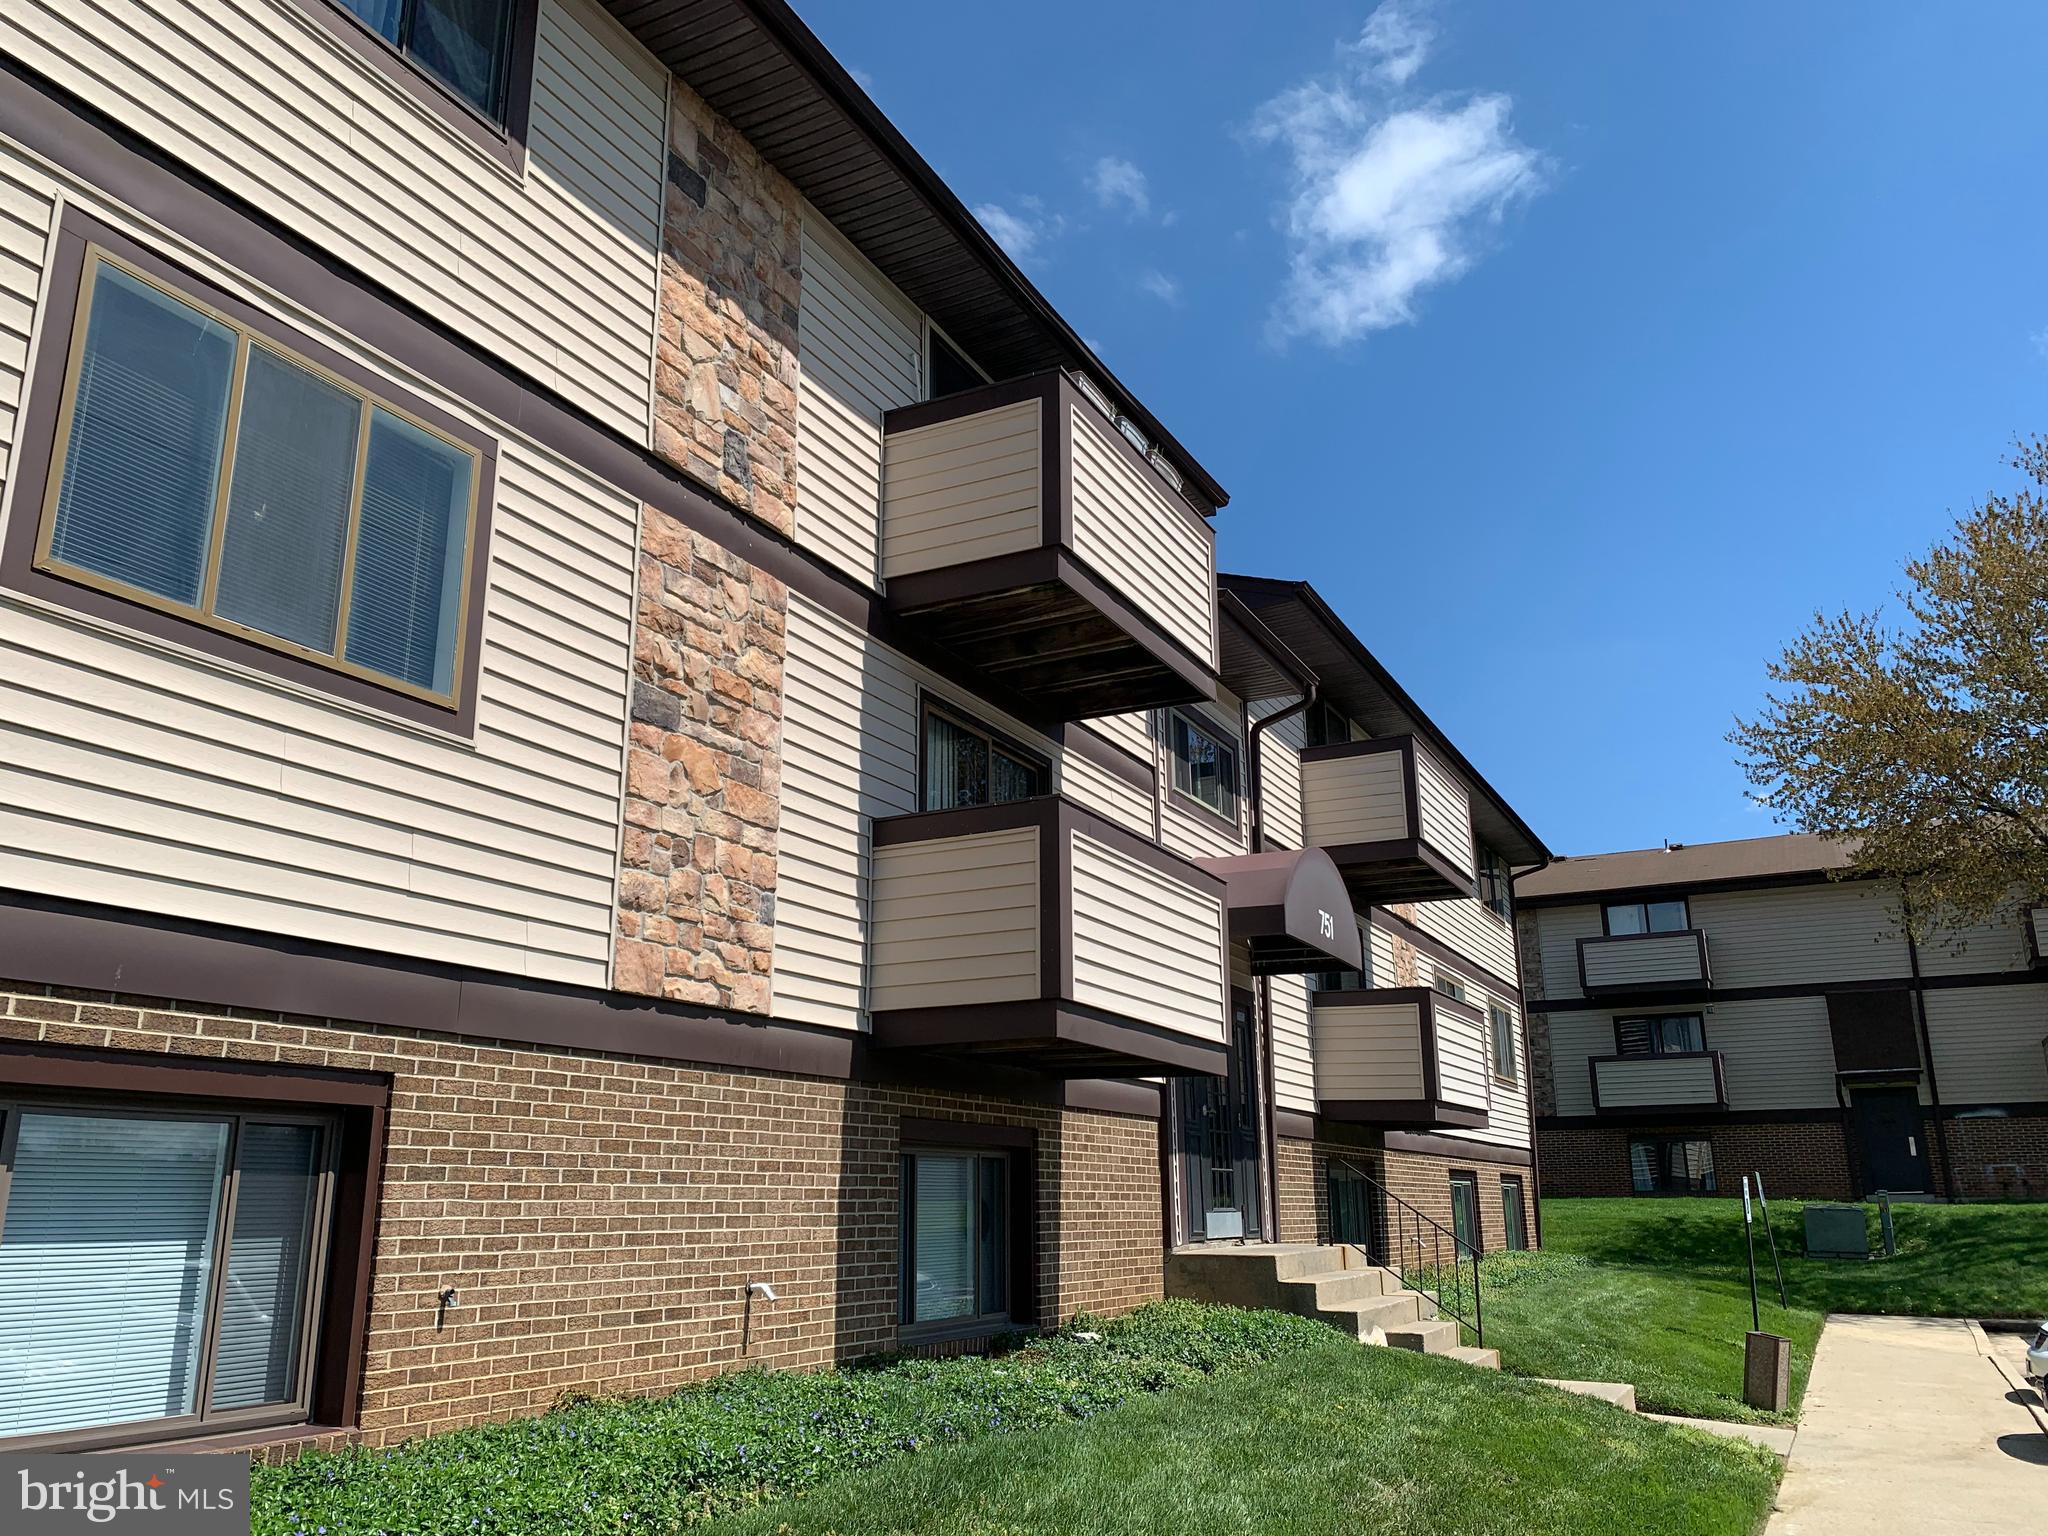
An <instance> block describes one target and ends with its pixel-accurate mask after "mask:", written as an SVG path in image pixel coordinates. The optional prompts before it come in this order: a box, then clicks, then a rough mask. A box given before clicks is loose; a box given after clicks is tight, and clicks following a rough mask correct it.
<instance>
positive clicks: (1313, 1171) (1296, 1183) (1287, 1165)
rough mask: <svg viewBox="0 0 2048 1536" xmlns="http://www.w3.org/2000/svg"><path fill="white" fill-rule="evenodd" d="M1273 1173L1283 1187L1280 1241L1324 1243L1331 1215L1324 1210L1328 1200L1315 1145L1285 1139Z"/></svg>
mask: <svg viewBox="0 0 2048 1536" xmlns="http://www.w3.org/2000/svg"><path fill="white" fill-rule="evenodd" d="M1273 1169H1274V1172H1275V1173H1276V1174H1277V1175H1278V1179H1279V1185H1280V1241H1281V1242H1283V1243H1316V1242H1321V1241H1322V1237H1323V1234H1324V1232H1325V1231H1327V1230H1328V1227H1329V1212H1327V1211H1326V1210H1324V1209H1323V1206H1324V1203H1325V1201H1326V1200H1327V1198H1328V1196H1327V1193H1326V1192H1325V1190H1324V1188H1323V1165H1322V1162H1321V1160H1320V1159H1319V1158H1318V1157H1317V1156H1316V1148H1315V1143H1314V1142H1312V1141H1301V1140H1297V1139H1296V1138H1294V1137H1292V1136H1282V1137H1281V1138H1280V1147H1279V1155H1278V1157H1277V1158H1276V1159H1275V1160H1274V1164H1273Z"/></svg>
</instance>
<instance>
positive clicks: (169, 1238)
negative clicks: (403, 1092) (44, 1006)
mask: <svg viewBox="0 0 2048 1536" xmlns="http://www.w3.org/2000/svg"><path fill="white" fill-rule="evenodd" d="M332 1144H333V1131H332V1127H331V1125H330V1124H329V1123H328V1122H327V1121H325V1120H323V1119H318V1118H306V1117H298V1116H290V1115H282V1114H280V1115H275V1116H272V1115H265V1114H260V1113H253V1112H252V1113H248V1114H241V1113H221V1114H208V1113H190V1114H187V1113H181V1112H178V1111H175V1110H169V1109H156V1108H151V1109H129V1108H118V1109H117V1108H108V1107H102V1106H89V1105H74V1104H62V1103H42V1102H23V1103H12V1104H0V1445H6V1446H10V1447H17V1446H30V1445H41V1444H52V1443H59V1442H61V1443H64V1444H66V1445H74V1444H75V1445H79V1446H84V1445H89V1444H92V1443H102V1444H104V1443H110V1442H114V1441H120V1440H128V1439H145V1438H153V1437H158V1436H162V1435H167V1434H189V1433H197V1432H198V1431H199V1430H200V1429H201V1428H212V1427H216V1426H218V1427H230V1426H233V1427H242V1426H253V1425H257V1424H265V1423H285V1422H290V1421H291V1420H293V1419H294V1418H303V1417H304V1415H305V1412H306V1404H307V1401H308V1392H307V1387H308V1380H307V1378H308V1375H309V1371H308V1367H307V1357H308V1348H309V1343H310V1340H311V1338H312V1336H313V1330H312V1327H311V1322H312V1318H311V1312H312V1304H313V1299H314V1295H315V1293H316V1291H317V1289H318V1287H317V1284H316V1277H317V1276H318V1275H319V1273H320V1272H321V1264H322V1262H323V1260H324V1256H325V1248H326V1231H325V1217H326V1206H327V1201H328V1199H329V1196H330V1189H331V1182H332V1181H331V1177H330V1173H329V1168H328V1158H329V1155H330V1149H331V1147H332Z"/></svg>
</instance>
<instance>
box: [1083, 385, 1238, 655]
mask: <svg viewBox="0 0 2048 1536" xmlns="http://www.w3.org/2000/svg"><path fill="white" fill-rule="evenodd" d="M1068 411H1069V430H1070V431H1071V432H1072V433H1073V460H1074V471H1073V487H1072V495H1073V511H1074V553H1075V554H1077V555H1079V556H1080V557H1081V559H1083V560H1084V561H1086V562H1087V563H1088V564H1089V565H1090V566H1091V567H1093V568H1094V569H1095V570H1096V571H1097V572H1098V573H1099V574H1100V575H1102V576H1103V577H1104V578H1106V579H1107V580H1108V581H1109V582H1110V583H1111V584H1112V585H1113V586H1116V587H1117V588H1119V589H1121V590H1122V591H1123V592H1124V593H1126V594H1128V595H1129V596H1130V598H1131V599H1132V600H1133V601H1134V602H1135V603H1136V604H1137V606H1138V608H1139V610H1140V611H1141V612H1143V613H1144V614H1146V615H1147V616H1148V617H1150V618H1151V619H1152V620H1153V621H1154V622H1155V623H1157V624H1158V625H1159V626H1160V628H1162V629H1164V630H1165V631H1166V633H1167V634H1168V635H1170V636H1171V637H1172V638H1173V639H1175V640H1177V641H1179V642H1180V644H1181V645H1182V646H1184V647H1185V648H1186V649H1187V651H1188V653H1189V654H1190V655H1192V656H1195V657H1197V658H1199V659H1200V660H1201V661H1202V662H1204V663H1206V664H1207V665H1209V666H1211V667H1214V666H1215V665H1216V633H1215V624H1216V554H1215V549H1214V547H1213V545H1212V544H1211V542H1210V540H1209V538H1208V536H1207V534H1206V533H1205V532H1204V531H1203V530H1202V529H1199V528H1197V527H1196V526H1195V519H1194V516H1193V514H1192V513H1191V512H1188V511H1185V510H1183V509H1182V508H1180V507H1177V506H1175V505H1174V504H1173V503H1172V502H1171V501H1169V500H1168V496H1169V495H1170V494H1171V493H1170V492H1168V491H1167V490H1166V488H1165V487H1164V486H1162V485H1160V484H1159V483H1158V480H1157V479H1156V477H1154V476H1153V475H1152V474H1151V473H1149V472H1148V471H1144V470H1140V469H1139V468H1138V467H1137V466H1136V465H1134V464H1132V463H1131V462H1130V460H1129V459H1127V458H1125V457H1124V454H1123V450H1122V449H1121V448H1120V447H1119V446H1118V444H1117V443H1116V442H1115V441H1112V440H1111V434H1112V433H1114V432H1115V430H1116V429H1115V428H1114V427H1112V426H1110V425H1109V424H1108V423H1107V422H1105V421H1103V419H1102V418H1101V417H1100V416H1099V415H1097V414H1096V413H1095V412H1094V411H1093V410H1089V409H1086V408H1084V407H1082V406H1080V405H1070V406H1069V407H1068Z"/></svg>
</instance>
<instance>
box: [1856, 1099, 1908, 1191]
mask: <svg viewBox="0 0 2048 1536" xmlns="http://www.w3.org/2000/svg"><path fill="white" fill-rule="evenodd" d="M1850 1104H1851V1105H1852V1106H1853V1112H1854V1116H1855V1121H1856V1149H1857V1152H1858V1153H1859V1155H1860V1157H1861V1160H1862V1165H1863V1192H1864V1193H1865V1194H1866V1195H1869V1194H1875V1193H1876V1192H1877V1191H1878V1190H1880V1189H1884V1190H1891V1191H1893V1192H1894V1193H1899V1194H1919V1193H1922V1192H1924V1191H1925V1190H1926V1188H1927V1138H1926V1133H1925V1130H1924V1128H1923V1127H1922V1125H1921V1123H1920V1094H1919V1090H1918V1089H1914V1088H1858V1089H1857V1090H1856V1091H1855V1092H1854V1093H1853V1094H1852V1095H1851V1096H1850Z"/></svg>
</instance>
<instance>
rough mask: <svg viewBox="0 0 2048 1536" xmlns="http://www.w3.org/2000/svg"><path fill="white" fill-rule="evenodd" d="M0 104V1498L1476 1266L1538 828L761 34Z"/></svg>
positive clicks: (766, 29)
mask: <svg viewBox="0 0 2048 1536" xmlns="http://www.w3.org/2000/svg"><path fill="white" fill-rule="evenodd" d="M0 55H4V67H0V338H4V346H0V452H4V460H0V462H4V466H5V469H4V472H5V476H6V479H5V485H4V500H0V520H4V521H0V733H4V736H5V739H6V747H5V751H4V752H0V976H4V977H5V978H7V980H6V981H5V982H4V983H0V1445H4V1446H6V1447H7V1448H9V1449H23V1448H31V1447H62V1448H77V1447H95V1446H110V1445H126V1444H134V1443H139V1442H143V1441H154V1442H163V1441H170V1440H177V1441H184V1442H189V1443H200V1444H207V1445H216V1446H217V1445H234V1446H254V1447H261V1448H266V1454H288V1453H289V1450H290V1449H291V1448H293V1447H297V1446H301V1445H305V1444H309V1443H322V1442H334V1441H340V1440H358V1441H362V1442H366V1443H372V1444H376V1443H385V1442H389V1441H392V1440H396V1439H400V1438H403V1437H406V1436H408V1435H412V1434H417V1433H420V1432H423V1431H426V1430H430V1429H434V1428H441V1427H447V1426H450V1425H454V1424H460V1423H465V1422H472V1421H475V1420H479V1419H484V1418H491V1417H504V1416H507V1415H514V1414H521V1413H531V1412H537V1411H540V1410H542V1409H544V1408H546V1407H547V1406H548V1405H549V1404H550V1403H551V1402H552V1401H554V1400H555V1399H556V1398H557V1397H558V1396H559V1395H560V1394H562V1393H563V1392H565V1391H570V1390H580V1391H604V1392H646V1391H656V1390H661V1389H663V1388H665V1387H669V1386H672V1385H674V1384H676V1383H679V1382H681V1381H684V1380H687V1379H690V1378H692V1377H695V1376H700V1375H703V1374H707V1373H710V1372H715V1371H720V1370H727V1369H731V1368H734V1367H736V1366H738V1365H740V1364H744V1363H757V1364H768V1365H777V1366H798V1367H801V1366H816V1365H822V1364H827V1363H830V1362H833V1361H837V1360H845V1359H849V1358H854V1357H857V1356H860V1355H863V1354H869V1353H873V1352H876V1351H880V1350H888V1349H898V1348H915V1349H932V1350H947V1349H959V1348H971V1347H975V1345H976V1344H977V1343H978V1342H979V1341H981V1340H984V1339H986V1338H988V1337H990V1336H992V1335H993V1334H995V1333H997V1332H1000V1331H1002V1330H1006V1329H1009V1328H1012V1327H1015V1326H1032V1325H1036V1324H1042V1323H1050V1322H1054V1321H1057V1320H1059V1319H1063V1318H1065V1317H1069V1316H1071V1315H1072V1314H1073V1313H1074V1312H1076V1311H1078V1310H1081V1309H1084V1308H1085V1309H1089V1310H1093V1311H1098V1312H1114V1311H1117V1310H1121V1309H1125V1308H1128V1307H1130V1306H1133V1305H1136V1304H1138V1303H1140V1302H1143V1301H1145V1300H1148V1299H1151V1298H1154V1297H1157V1296H1158V1295H1160V1294H1161V1293H1162V1290H1163V1288H1164V1268H1165V1257H1166V1254H1167V1252H1168V1251H1169V1250H1170V1249H1172V1248H1174V1247H1176V1246H1180V1245H1184V1244H1187V1243H1193V1242H1228V1241H1236V1240H1239V1239H1241V1238H1243V1237H1257V1236H1265V1237H1269V1238H1270V1237H1273V1236H1278V1237H1280V1238H1282V1239H1284V1240H1287V1241H1296V1240H1304V1241H1306V1240H1318V1239H1322V1238H1327V1237H1337V1238H1344V1237H1353V1238H1356V1239H1358V1240H1365V1241H1370V1240H1371V1238H1372V1234H1371V1232H1370V1230H1369V1217H1370V1216H1371V1214H1372V1211H1371V1201H1370V1200H1367V1199H1365V1198H1364V1197H1363V1192H1364V1191H1365V1190H1366V1189H1367V1188H1368V1187H1371V1188H1383V1189H1385V1190H1389V1191H1392V1196H1391V1197H1392V1198H1398V1199H1401V1200H1405V1201H1410V1202H1413V1203H1414V1205H1415V1206H1416V1208H1417V1209H1418V1210H1426V1211H1430V1212H1433V1213H1435V1219H1439V1220H1441V1221H1442V1222H1444V1223H1445V1224H1446V1225H1447V1226H1448V1225H1450V1224H1453V1223H1455V1225H1456V1226H1457V1228H1458V1230H1460V1231H1461V1232H1463V1233H1465V1234H1467V1236H1468V1237H1469V1239H1470V1240H1471V1241H1473V1242H1474V1244H1475V1245H1477V1244H1480V1243H1485V1244H1501V1243H1505V1244H1515V1243H1520V1242H1525V1241H1531V1240H1533V1238H1534V1235H1535V1229H1536V1222H1537V1212H1536V1209H1535V1203H1534V1194H1535V1191H1534V1188H1533V1183H1534V1171H1533V1167H1532V1163H1533V1150H1532V1148H1531V1145H1530V1135H1529V1124H1530V1117H1529V1097H1528V1096H1529V1092H1530V1084H1531V1082H1532V1080H1533V1075H1532V1072H1531V1064H1530V1053H1529V1051H1528V1049H1527V1046H1526V1043H1525V1041H1524V1040H1523V1037H1522V1032H1521V994H1520V990H1519V986H1518V984H1517V979H1516V973H1515V956H1514V946H1513V944H1512V942H1511V939H1510V937H1509V932H1510V930H1509V916H1508V914H1509V907H1508V901H1509V895H1508V880H1509V873H1510V870H1511V869H1517V868H1527V867H1529V866H1531V865H1534V864H1537V863H1540V862H1541V861H1542V860H1543V858H1544V857H1545V854H1544V852H1543V850H1542V847H1541V845H1540V843H1539V842H1538V841H1537V840H1536V839H1535V837H1534V836H1533V834H1531V833H1530V832H1529V831H1528V829H1527V828H1526V827H1525V826H1523V824H1522V823H1521V822H1520V821H1519V819H1518V818H1516V817H1515V816H1514V814H1513V812H1512V811H1511V810H1509V809H1508V808H1507V807H1506V805H1505V804H1504V803H1503V802H1502V801H1501V800H1500V798H1499V797H1498V796H1497V795H1496V794H1495V793H1494V792H1493V791H1492V790H1491V789H1490V788H1489V787H1487V786H1486V784H1485V783H1484V781H1483V780H1482V779H1480V777H1479V776H1478V774H1477V773H1476V772H1475V771H1474V770H1473V769H1472V768H1471V765H1470V764H1468V763H1467V762H1466V761H1465V760H1464V758H1463V757H1462V756H1461V755H1460V754H1459V753H1458V752H1457V751H1456V749H1455V748H1454V747H1453V746H1452V745H1451V744H1450V743H1449V742H1448V741H1447V740H1445V739H1444V738H1443V736H1442V734H1441V733H1440V732H1438V731H1437V730H1436V728H1435V727H1434V726H1433V725H1432V724H1431V723H1430V722H1429V721H1428V720H1427V718H1426V717H1425V716H1424V715H1423V714H1422V713H1421V711H1420V710H1419V709H1418V708H1417V707H1416V706H1415V705H1414V704H1413V702H1412V701H1411V700H1409V699H1408V698H1407V696H1406V695H1405V694H1404V693H1403V692H1402V691H1401V690H1400V689H1399V687H1398V686H1397V685H1396V684H1395V683H1394V682H1393V680H1392V679H1391V678H1389V677H1388V676H1387V675H1386V674H1385V672H1384V670H1383V669H1381V668H1380V667H1379V666H1378V664H1377V663H1376V662H1375V661H1373V659H1372V658H1371V656H1370V655H1369V653H1367V652H1366V651H1365V649H1364V647H1363V646H1362V645H1361V644H1360V643H1359V642H1358V641H1357V640H1356V638H1355V637H1353V636H1351V635H1350V633H1349V631H1348V630H1346V629H1345V628H1344V626H1343V625H1342V624H1341V623H1340V622H1338V621H1337V620H1336V618H1335V617H1334V615H1332V614H1331V613H1330V612H1329V610H1328V609H1327V607H1326V606H1325V605H1323V604H1322V602H1321V600H1320V599H1319V598H1317V597H1316V596H1315V594H1314V593H1313V592H1312V591H1311V590H1310V589H1308V588H1306V587H1304V586H1299V585H1296V584H1287V583H1273V582H1265V581H1256V580H1250V579H1240V578H1227V579H1226V580H1225V581H1224V582H1223V583H1222V585H1221V588H1220V590H1219V584H1218V580H1217V577H1216V572H1215V555H1214V535H1213V522H1212V519H1213V518H1214V517H1215V515H1216V513H1217V511H1218V510H1219V509H1220V508H1222V507H1223V506H1224V504H1225V501H1226V497H1225V494H1224V492H1223V489H1222V488H1221V487H1220V486H1219V485H1217V484H1216V483H1215V481H1214V479H1213V478H1212V477H1211V476H1210V475H1209V474H1208V473H1207V472H1206V471H1205V470H1203V468H1202V467H1201V465H1200V464H1199V462H1197V460H1196V459H1195V458H1194V457H1193V455H1192V454H1191V453H1190V452H1189V451H1188V450H1187V449H1186V448H1185V447H1184V446H1183V445H1181V444H1180V443H1179V442H1177V441H1176V440H1175V438H1174V437H1173V435H1172V434H1171V432H1170V431H1169V430H1168V429H1167V428H1166V427H1165V426H1164V425H1163V424H1161V423H1160V422H1159V421H1157V420H1156V419H1155V418H1154V417H1153V416H1152V415H1151V413H1150V412H1148V411H1147V410H1146V408H1145V407H1144V405H1143V404H1142V403H1141V402H1140V401H1138V400H1137V399H1136V398H1135V397H1133V396H1132V395H1131V394H1130V393H1129V391H1128V390H1126V389H1125V388H1124V387H1123V386H1122V385H1121V384H1120V383H1119V382H1118V381H1117V380H1116V378H1115V376H1114V375H1113V374H1112V373H1111V372H1110V371H1109V369H1108V368H1107V367H1106V366H1104V365H1103V363H1102V362H1101V360H1100V359H1098V358H1096V357H1095V356H1094V355H1093V354H1092V352H1091V351H1090V350H1089V349H1088V348H1087V347H1086V345H1085V344H1084V343H1083V342H1082V341H1081V340H1080V338H1079V337H1078V336H1077V335H1076V334H1075V333H1074V331H1073V329H1072V328H1071V327H1070V326H1069V325H1068V324H1067V322H1066V321H1065V320H1063V319H1062V318H1061V317H1060V316H1059V315H1058V314H1057V313H1056V312H1055V311H1053V310H1052V308H1051V307H1050V306H1049V305H1048V304H1047V303H1046V302H1045V300H1044V299H1043V298H1042V296H1040V295H1039V294H1038V293H1037V292H1036V290H1035V289H1033V287H1032V286H1031V285H1030V283H1029V282H1028V281H1027V280H1026V279H1025V278H1024V277H1023V276H1022V275H1021V274H1020V273H1019V272H1018V271H1017V270H1016V268H1015V266H1014V265H1013V264H1012V263H1011V262H1010V261H1009V260H1008V259H1007V258H1006V257H1005V256H1004V255H1003V254H1002V252H1001V251H1000V250H999V249H998V248H997V247H996V246H995V245H994V244H993V243H992V242H991V241H990V240H989V239H988V237H987V235H986V234H985V232H983V231H982V230H981V229H980V227H979V226H978V225H977V224H976V223H975V222H974V220H973V219H972V218H971V217H970V216H969V215H968V214H967V213H966V211H965V209H964V208H963V207H962V206H961V204H960V202H959V200H958V199H957V198H956V197H955V196H954V194H953V193H952V192H951V191H950V190H949V189H947V188H946V187H945V186H944V184H943V183H942V182H940V181H939V179H938V178H937V177H936V176H935V175H934V174H933V173H932V171H931V170H930V168H929V167H928V166H927V165H926V164H925V162H924V161H923V160H922V159H921V158H920V157H919V156H918V155H917V153H916V152H915V151H914V150H913V149H912V148H911V147H910V146H909V145H908V144H907V143H905V142H904V140H903V139H902V137H901V136H900V135H899V134H898V133H897V132H896V130H895V129H894V128H893V127H891V125H890V124H889V123H888V122H887V121H886V119H884V118H883V117H882V116H881V114H880V113H879V112H878V111H877V110H876V109H875V107H874V106H873V104H872V103H871V102H869V101H868V99H867V98H866V96H865V95H864V94H863V93H862V92H861V90H860V89H859V87H858V86H857V85H855V84H854V82H853V81H852V80H851V79H850V78H849V77H848V75H847V74H846V72H845V70H844V69H843V68H842V67H841V66H840V65H839V64H838V63H837V62H836V61H835V60H834V59H832V57H831V56H830V55H829V54H828V53H827V52H826V51H825V50H824V49H823V48H822V46H821V45H820V44H819V43H818V42H817V40H816V38H815V37H814V36H812V34H811V33H810V32H809V31H808V30H807V29H806V28H805V27H804V25H803V23H802V22H801V21H800V20H799V19H798V18H797V17H796V16H795V15H794V13H792V12H791V11H790V10H789V9H788V7H787V6H786V5H783V4H781V3H779V0H744V3H742V0H714V3H703V0H696V3H690V4H683V3H680V0H610V3H608V4H606V5H598V4H595V3H593V0H471V3H468V4H465V5H463V6H460V7H446V6H430V5H427V4H425V3H423V0H378V3H375V4H372V3H370V0H225V3H223V0H215V3H211V4H203V5H202V4H199V3H198V0H153V3H152V4H150V5H148V6H144V5H142V4H139V3H129V0H106V3H101V4H96V5H93V6H87V5H84V4H82V3H79V0H34V3H28V4H24V5H21V6H17V7H14V8H13V9H11V10H10V11H9V12H8V13H7V14H6V15H4V16H0ZM53 1295H55V1296H61V1297H62V1298H63V1303H64V1304H63V1305H62V1306H52V1305H51V1298H52V1296H53Z"/></svg>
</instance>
